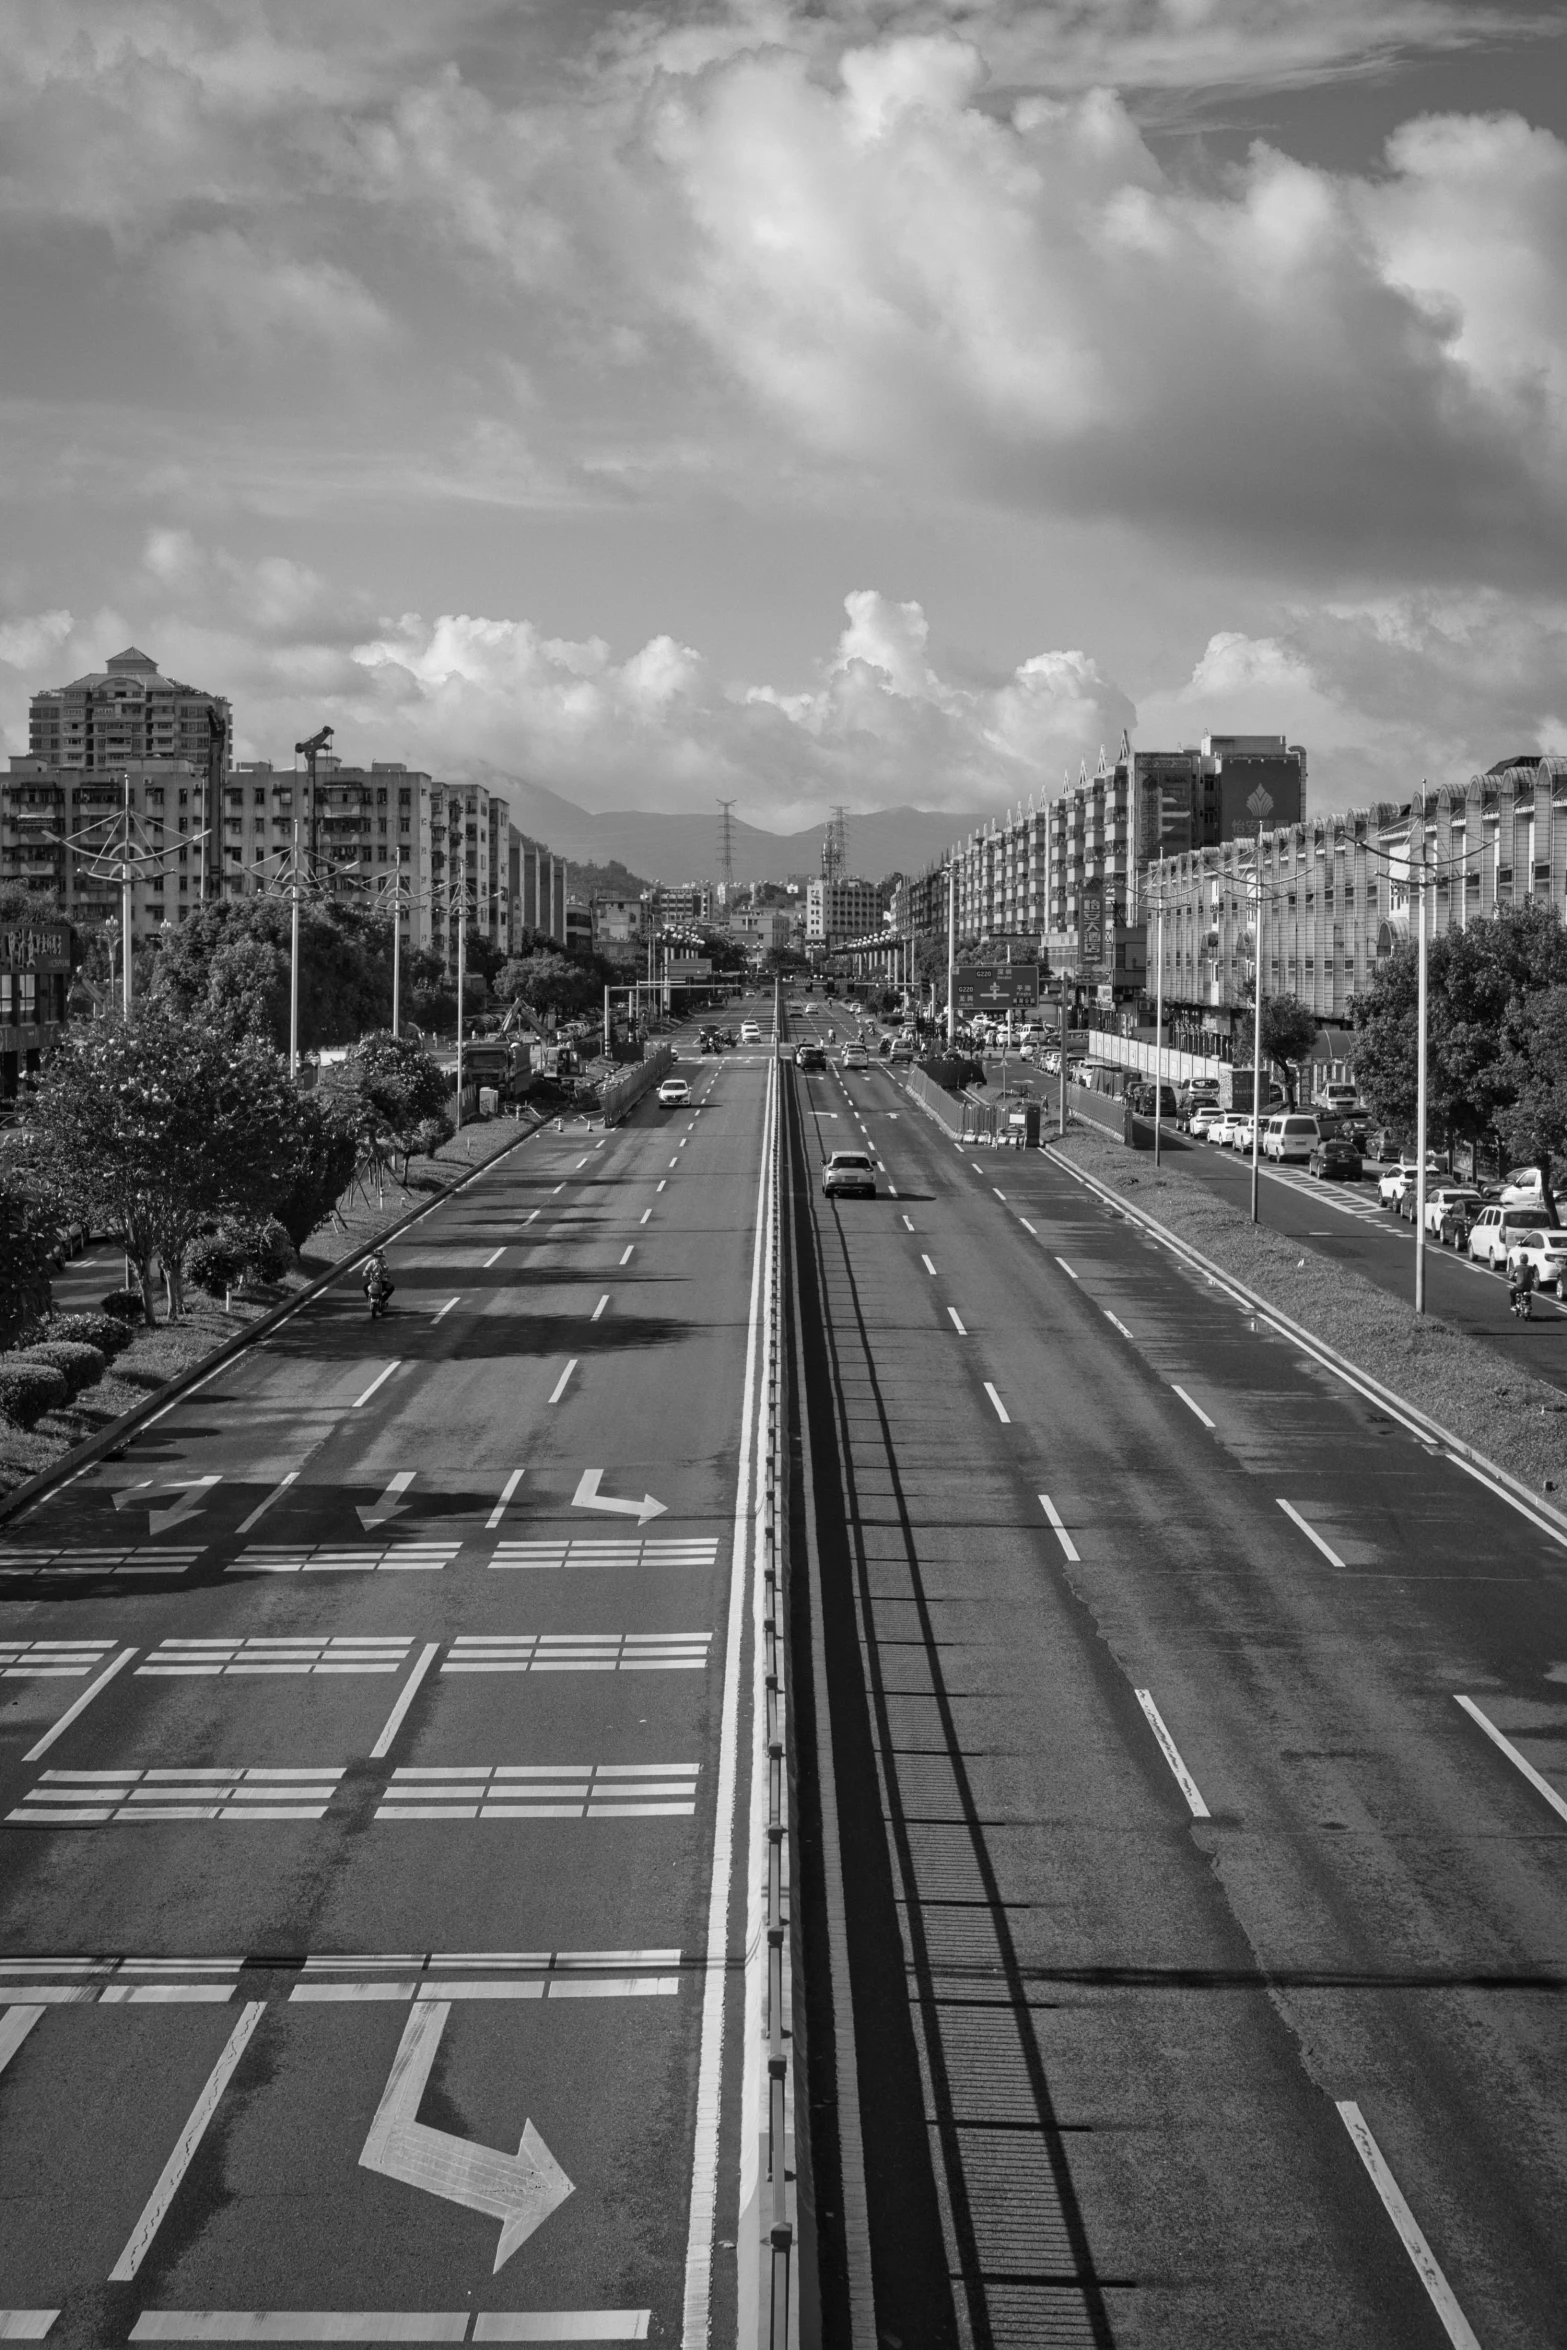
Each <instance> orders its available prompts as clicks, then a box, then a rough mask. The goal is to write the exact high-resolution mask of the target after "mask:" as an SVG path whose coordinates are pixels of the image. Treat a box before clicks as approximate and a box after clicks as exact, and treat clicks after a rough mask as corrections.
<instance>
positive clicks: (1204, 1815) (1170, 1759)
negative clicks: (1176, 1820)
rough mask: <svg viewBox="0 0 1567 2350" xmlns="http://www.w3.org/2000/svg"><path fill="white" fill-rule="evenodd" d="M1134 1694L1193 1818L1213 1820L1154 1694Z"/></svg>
mask: <svg viewBox="0 0 1567 2350" xmlns="http://www.w3.org/2000/svg"><path fill="white" fill-rule="evenodd" d="M1134 1694H1135V1696H1136V1699H1137V1702H1138V1704H1139V1705H1140V1706H1141V1707H1142V1709H1143V1712H1144V1713H1145V1714H1146V1715H1147V1716H1148V1723H1149V1727H1150V1728H1151V1729H1152V1731H1153V1734H1154V1736H1155V1737H1156V1738H1157V1739H1158V1741H1159V1747H1160V1751H1161V1753H1162V1754H1163V1756H1164V1759H1165V1761H1166V1762H1167V1763H1168V1764H1169V1766H1170V1768H1171V1770H1172V1771H1173V1772H1174V1773H1175V1782H1176V1785H1177V1786H1178V1787H1179V1788H1180V1790H1181V1793H1182V1794H1183V1795H1184V1796H1185V1798H1186V1801H1187V1805H1188V1807H1189V1809H1190V1811H1191V1815H1192V1818H1193V1819H1194V1820H1208V1819H1212V1817H1213V1814H1212V1813H1211V1812H1210V1811H1209V1809H1208V1806H1207V1805H1206V1804H1205V1803H1204V1801H1203V1799H1202V1796H1201V1794H1200V1793H1199V1791H1198V1787H1197V1782H1196V1780H1195V1779H1194V1778H1193V1777H1192V1775H1191V1772H1190V1771H1189V1770H1188V1769H1187V1768H1186V1765H1185V1763H1184V1762H1182V1760H1181V1750H1180V1748H1179V1747H1178V1746H1177V1745H1176V1743H1175V1740H1174V1739H1173V1738H1172V1737H1171V1736H1170V1733H1169V1731H1168V1730H1167V1729H1166V1728H1165V1726H1164V1716H1163V1714H1162V1713H1161V1712H1160V1711H1159V1708H1158V1707H1157V1706H1156V1705H1155V1704H1154V1701H1153V1696H1152V1693H1151V1692H1150V1691H1149V1690H1147V1689H1139V1690H1137V1691H1135V1692H1134Z"/></svg>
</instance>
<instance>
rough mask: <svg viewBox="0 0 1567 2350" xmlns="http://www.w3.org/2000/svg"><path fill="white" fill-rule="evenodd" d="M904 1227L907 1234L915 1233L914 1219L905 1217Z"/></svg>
mask: <svg viewBox="0 0 1567 2350" xmlns="http://www.w3.org/2000/svg"><path fill="white" fill-rule="evenodd" d="M903 1225H904V1230H905V1231H906V1232H912V1231H913V1229H914V1224H913V1220H912V1218H910V1217H908V1216H905V1217H904V1219H903Z"/></svg>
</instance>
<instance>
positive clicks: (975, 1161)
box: [969, 1159, 985, 1175]
mask: <svg viewBox="0 0 1567 2350" xmlns="http://www.w3.org/2000/svg"><path fill="white" fill-rule="evenodd" d="M969 1165H970V1166H971V1167H972V1168H973V1170H974V1172H975V1174H976V1175H983V1174H984V1172H985V1170H984V1168H983V1167H982V1166H981V1165H980V1163H979V1161H978V1159H970V1161H969Z"/></svg>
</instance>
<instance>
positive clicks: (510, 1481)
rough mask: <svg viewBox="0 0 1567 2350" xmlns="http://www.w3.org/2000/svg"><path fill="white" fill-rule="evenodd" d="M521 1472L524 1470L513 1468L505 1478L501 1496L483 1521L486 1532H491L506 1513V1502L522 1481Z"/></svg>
mask: <svg viewBox="0 0 1567 2350" xmlns="http://www.w3.org/2000/svg"><path fill="white" fill-rule="evenodd" d="M523 1474H524V1472H523V1471H522V1470H521V1469H513V1471H512V1473H511V1475H510V1476H509V1477H508V1478H507V1480H506V1482H505V1484H504V1485H503V1486H502V1487H501V1498H500V1500H499V1501H498V1502H497V1503H496V1504H495V1507H494V1509H492V1510H491V1512H490V1514H489V1516H488V1517H487V1518H486V1519H485V1521H484V1531H485V1532H486V1534H493V1533H494V1531H495V1529H496V1527H497V1526H498V1525H499V1524H500V1522H501V1520H502V1518H503V1517H504V1516H505V1515H506V1504H507V1503H508V1502H509V1501H510V1499H511V1497H512V1495H513V1494H514V1493H515V1492H516V1490H517V1488H518V1486H519V1485H520V1484H521V1483H522V1480H523Z"/></svg>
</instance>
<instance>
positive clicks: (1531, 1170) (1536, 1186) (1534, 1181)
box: [1496, 1167, 1545, 1208]
mask: <svg viewBox="0 0 1567 2350" xmlns="http://www.w3.org/2000/svg"><path fill="white" fill-rule="evenodd" d="M1496 1196H1497V1198H1498V1200H1499V1201H1500V1202H1501V1204H1502V1206H1503V1207H1504V1208H1543V1207H1544V1205H1545V1197H1544V1194H1543V1193H1542V1191H1541V1189H1540V1170H1539V1168H1538V1167H1514V1168H1513V1169H1512V1170H1511V1172H1510V1173H1509V1175H1508V1177H1507V1180H1506V1182H1505V1183H1504V1184H1503V1185H1502V1188H1501V1190H1500V1191H1499V1192H1498V1193H1497V1195H1496Z"/></svg>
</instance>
